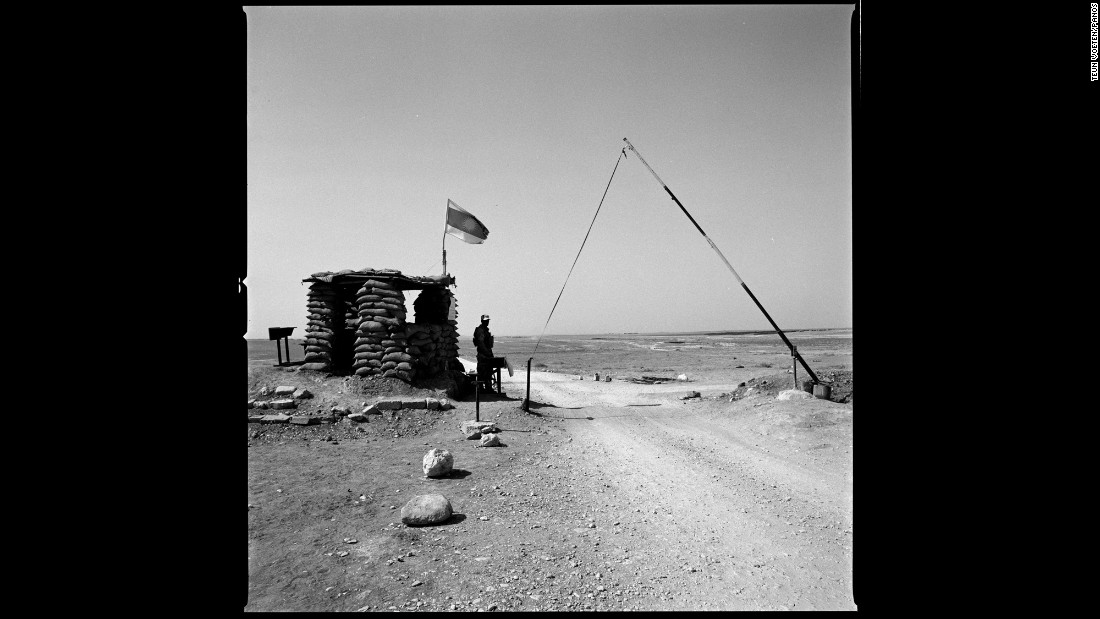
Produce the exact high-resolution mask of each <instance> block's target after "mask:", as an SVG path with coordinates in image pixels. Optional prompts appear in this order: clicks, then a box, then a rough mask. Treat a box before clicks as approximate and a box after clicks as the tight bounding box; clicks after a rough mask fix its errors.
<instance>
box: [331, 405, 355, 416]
mask: <svg viewBox="0 0 1100 619" xmlns="http://www.w3.org/2000/svg"><path fill="white" fill-rule="evenodd" d="M331 410H332V414H333V415H336V416H337V417H344V416H346V415H350V414H351V408H350V407H347V406H333V407H332V409H331Z"/></svg>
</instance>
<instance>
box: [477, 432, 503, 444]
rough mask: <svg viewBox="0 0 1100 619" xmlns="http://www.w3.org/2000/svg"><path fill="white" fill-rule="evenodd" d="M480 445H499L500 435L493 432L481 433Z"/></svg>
mask: <svg viewBox="0 0 1100 619" xmlns="http://www.w3.org/2000/svg"><path fill="white" fill-rule="evenodd" d="M479 446H480V447H500V437H499V436H497V435H496V433H495V432H490V433H488V434H482V435H481V443H479Z"/></svg>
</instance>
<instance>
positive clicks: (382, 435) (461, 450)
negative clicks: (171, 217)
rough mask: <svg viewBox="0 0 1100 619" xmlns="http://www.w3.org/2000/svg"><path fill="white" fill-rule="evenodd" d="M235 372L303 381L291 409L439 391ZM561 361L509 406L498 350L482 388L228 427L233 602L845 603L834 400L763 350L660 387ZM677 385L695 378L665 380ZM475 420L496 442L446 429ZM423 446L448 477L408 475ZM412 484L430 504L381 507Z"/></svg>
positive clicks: (848, 548)
mask: <svg viewBox="0 0 1100 619" xmlns="http://www.w3.org/2000/svg"><path fill="white" fill-rule="evenodd" d="M291 369H293V368H291ZM517 369H518V368H517ZM577 369H578V371H585V369H584V368H577ZM814 369H815V371H817V372H818V374H819V376H821V377H822V378H826V377H827V376H830V373H832V374H831V375H832V376H833V380H834V392H833V398H834V400H836V399H840V400H843V399H845V398H846V397H847V396H849V395H850V393H851V378H852V373H851V369H850V368H848V367H837V368H829V367H825V368H817V367H815V368H814ZM249 376H250V378H249V388H250V392H249V396H250V397H254V396H255V392H254V391H253V390H258V389H259V388H260V387H262V386H270V387H274V386H278V385H280V384H285V385H292V386H296V387H305V388H307V389H309V390H310V391H311V392H312V393H313V395H314V397H313V398H312V399H310V400H305V401H303V403H302V404H301V406H303V407H305V408H307V410H308V409H309V408H310V407H313V408H316V409H318V410H328V408H330V407H331V406H333V405H337V404H342V405H348V406H352V409H353V410H358V407H359V406H360V405H361V404H362V403H363V402H367V403H370V402H372V401H373V400H375V399H377V398H379V397H384V396H389V395H398V396H406V395H407V396H409V397H413V396H416V397H447V395H446V389H445V388H440V387H439V386H437V387H435V388H431V387H430V388H428V389H416V388H413V387H410V386H409V385H405V384H403V383H400V381H396V380H391V379H381V380H377V381H362V380H361V379H356V378H355V377H348V378H343V377H325V376H323V375H318V374H316V373H313V372H293V371H291V372H287V371H285V370H284V369H279V368H271V367H261V366H258V365H257V366H253V367H251V368H250V370H249ZM578 376H581V375H580V374H566V373H563V372H561V371H557V372H533V373H532V375H531V402H530V406H529V408H530V412H525V411H524V410H523V400H524V397H525V396H526V386H527V376H526V374H525V372H524V371H523V369H518V371H515V373H514V375H513V376H508V375H507V372H504V374H503V382H504V389H503V390H504V394H502V395H498V394H483V395H482V397H481V398H480V401H479V402H478V403H476V404H475V402H474V401H473V397H472V396H468V397H465V398H463V399H459V400H452V401H453V402H454V404H455V406H456V408H454V409H452V410H449V411H441V410H435V411H433V410H427V409H415V410H409V409H402V410H399V411H393V412H386V413H384V414H383V415H378V416H374V415H372V416H370V417H369V420H368V421H367V422H366V423H362V424H357V423H353V422H341V423H337V424H331V425H315V426H290V425H286V424H278V425H262V426H261V425H256V424H248V477H249V482H248V495H249V496H248V504H249V507H248V538H249V542H248V544H249V587H248V603H247V606H246V607H245V610H249V611H379V610H422V611H448V610H463V611H475V610H492V611H501V610H628V609H629V610H757V609H760V610H784V609H790V610H811V609H815V610H841V609H844V610H851V609H854V608H855V603H854V598H853V593H852V457H853V453H852V452H853V449H852V423H853V406H852V404H851V402H850V401H849V402H841V401H829V400H821V399H814V398H811V399H808V400H791V401H778V400H776V398H775V396H776V394H778V392H779V391H782V390H784V389H790V388H791V387H793V377H792V376H791V374H789V373H785V372H783V371H782V370H776V369H775V368H754V369H753V371H752V375H751V376H746V375H741V376H738V377H737V378H735V379H723V377H722V376H716V377H705V379H700V378H699V377H695V376H692V375H690V374H689V380H688V381H683V382H669V383H665V384H661V385H656V384H635V383H632V382H627V381H625V380H622V378H623V377H621V376H620V377H619V378H618V379H616V378H613V380H612V382H610V383H608V382H596V381H594V380H592V379H591V378H592V377H591V376H584V380H580V379H579V378H578ZM800 377H802V374H801V373H800ZM670 378H674V375H670ZM765 381H766V382H765ZM398 383H400V384H398ZM741 383H745V385H744V386H742V385H741ZM845 384H846V385H847V386H846V387H844V385H845ZM753 385H755V387H754V389H753V390H752V391H749V390H748V387H750V386H753ZM844 389H847V394H845V392H844ZM402 390H407V393H400V392H401V391H402ZM689 391H698V392H699V393H700V397H697V398H691V399H686V400H685V399H680V398H681V397H682V396H684V395H685V394H687V392H689ZM838 396H839V397H838ZM475 417H477V418H479V419H481V420H491V421H495V422H497V425H498V426H499V427H500V428H501V430H502V432H501V433H500V435H499V436H500V439H501V442H502V443H503V444H502V446H501V447H478V443H479V441H477V440H467V439H465V438H463V436H462V434H461V433H460V429H459V428H460V425H461V423H462V422H463V421H466V420H472V419H475ZM432 448H440V449H446V450H448V451H450V452H451V453H452V454H453V455H454V468H453V470H452V471H451V474H450V475H448V476H446V477H443V478H439V479H434V478H425V477H424V476H423V474H422V470H421V461H422V458H423V456H424V454H425V453H427V452H428V451H429V450H431V449H432ZM420 494H442V495H444V496H445V497H447V498H448V499H449V501H450V502H451V505H452V507H453V512H454V513H453V515H452V517H451V519H450V520H448V521H446V522H445V523H443V524H441V525H437V526H431V527H407V526H405V525H403V524H401V516H400V510H401V507H402V506H403V505H405V504H406V503H407V502H408V501H409V499H411V498H412V497H413V496H416V495H420Z"/></svg>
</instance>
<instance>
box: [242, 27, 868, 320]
mask: <svg viewBox="0 0 1100 619" xmlns="http://www.w3.org/2000/svg"><path fill="white" fill-rule="evenodd" d="M853 10H854V9H853V6H852V5H751V6H749V5H736V6H721V5H700V6H686V5H669V6H653V5H648V6H603V7H599V6H575V7H568V6H546V7H537V6H499V7H487V6H478V7H472V6H471V7H462V6H437V7H423V6H402V7H385V6H367V7H245V8H244V11H245V12H246V14H247V27H246V33H245V35H246V37H247V117H248V118H247V133H248V135H247V175H248V177H247V183H248V200H247V238H246V239H245V241H246V242H247V257H248V265H247V273H248V275H247V278H246V279H245V281H244V284H245V286H246V288H247V295H248V321H249V322H248V330H247V332H246V333H245V337H247V338H260V339H266V338H267V328H268V327H274V326H278V327H290V326H293V327H297V329H295V331H294V337H301V336H303V335H304V333H305V326H306V320H307V319H306V294H307V292H308V284H306V283H303V282H302V280H303V279H305V278H307V277H309V276H310V275H311V274H312V273H315V272H318V271H339V270H343V269H362V268H379V269H382V268H388V269H397V270H400V271H401V272H402V273H404V274H406V275H414V276H418V275H438V274H441V273H442V272H443V265H442V250H443V247H444V243H445V246H446V250H447V271H448V272H449V273H450V274H451V275H453V276H454V277H455V279H456V286H455V287H454V288H453V289H452V291H453V292H454V294H455V296H456V299H457V303H458V322H459V325H458V330H459V333H460V334H461V335H463V336H469V335H471V334H472V333H473V330H474V328H475V327H476V326H477V325H478V323H479V317H480V315H481V314H490V315H491V316H492V322H491V325H492V331H493V333H494V334H495V335H498V336H524V335H526V336H538V335H540V334H542V333H544V330H545V333H546V334H557V335H564V334H597V333H653V332H670V331H671V332H677V331H710V330H757V329H770V325H769V323H768V321H767V319H766V318H765V317H764V315H763V314H762V313H761V312H760V310H759V309H758V308H757V307H756V305H755V304H754V303H753V301H752V299H751V298H750V297H749V296H748V295H747V294H746V293H745V291H744V290H743V289H742V288H741V286H740V284H739V283H738V282H737V280H736V279H735V278H734V276H733V274H732V273H730V271H729V270H728V269H727V268H726V266H725V264H723V262H722V260H721V259H720V258H719V256H718V255H717V254H716V253H715V252H714V250H713V249H712V248H711V247H710V245H709V244H708V243H707V241H706V239H705V238H704V237H703V236H702V235H700V233H699V231H698V230H697V229H696V228H695V226H693V225H692V223H691V221H690V220H689V219H688V218H687V217H686V216H685V215H684V213H683V212H682V211H681V210H680V208H679V207H678V206H677V205H676V203H675V202H673V201H672V200H671V199H670V197H669V195H668V194H667V193H666V192H665V190H664V188H663V187H662V185H661V183H659V182H658V181H657V180H656V179H655V178H654V177H653V176H652V175H651V174H650V172H649V171H648V170H647V169H646V168H645V166H644V165H642V163H641V161H639V159H638V158H637V157H636V156H635V153H634V152H632V151H630V150H629V149H628V150H627V151H626V158H625V159H624V158H622V156H621V150H622V148H623V147H624V146H625V143H624V142H623V138H624V137H625V138H628V139H629V140H630V142H631V143H632V144H633V145H634V147H635V148H637V151H638V152H639V153H641V155H642V156H643V157H644V158H645V160H646V162H647V163H649V165H650V166H651V167H652V168H653V170H654V171H655V172H656V173H657V175H658V176H660V178H661V180H662V181H663V182H664V183H666V184H667V187H668V188H669V189H670V190H671V191H672V192H673V193H674V194H675V195H676V197H677V198H678V199H679V200H680V202H681V203H683V205H684V207H685V208H686V209H687V211H688V212H689V213H691V216H692V217H693V218H694V219H695V221H696V222H697V223H698V224H699V226H701V227H702V229H703V231H704V232H705V233H706V234H707V235H708V236H709V238H710V239H711V240H712V241H713V242H714V244H715V245H716V246H717V247H718V249H719V250H721V252H722V254H724V255H725V257H726V259H727V260H728V261H729V262H730V264H731V265H732V266H733V268H734V269H736V271H737V274H738V275H740V277H741V279H742V280H744V282H745V284H746V285H747V286H748V287H749V288H750V289H751V290H752V292H753V294H754V295H755V296H756V298H757V299H758V300H759V301H760V303H761V304H762V305H763V306H764V308H765V309H766V310H767V311H768V313H769V314H770V315H771V316H772V318H773V319H774V320H775V321H776V323H777V324H778V325H779V327H780V328H782V329H784V330H787V329H809V328H832V327H851V326H852V106H853V101H852V81H853V75H852V68H851V58H852V54H853V53H856V54H858V48H855V42H854V41H853V40H852V37H851V34H850V29H851V20H852V13H853ZM617 162H618V167H617V168H616V163H617ZM613 171H614V176H612V172H613ZM609 181H610V185H609ZM605 190H606V192H607V194H606V197H605V198H604V199H603V203H602V205H601V203H600V200H601V198H602V197H603V196H604V191H605ZM448 199H451V200H453V201H454V202H455V203H456V204H458V205H460V206H461V207H463V208H464V209H466V210H467V211H469V212H470V213H472V214H473V215H475V216H476V217H477V218H478V219H479V220H480V221H481V222H482V223H483V224H484V225H485V226H486V227H487V228H488V229H489V237H488V239H487V240H486V241H485V242H484V243H482V244H476V245H475V244H468V243H465V242H463V241H462V240H460V239H458V238H455V237H452V236H445V235H444V224H445V218H446V209H447V200H448ZM597 208H599V211H598V214H597ZM593 217H595V221H594V223H593ZM590 225H591V226H592V228H591V233H590V234H589V236H588V239H587V242H585V244H584V248H583V251H581V253H580V256H579V258H578V257H577V254H578V250H580V249H581V244H582V241H584V240H585V235H586V234H588V233H589V232H588V231H589V226H590ZM574 259H576V260H577V262H576V266H575V267H573V272H572V274H571V275H569V270H570V267H571V266H572V265H573V262H574ZM567 275H568V276H569V279H568V283H567V282H566V278H567ZM563 285H565V287H564V291H563V289H562V287H563ZM559 293H561V299H560V302H558V305H557V307H556V309H554V311H553V314H552V315H551V309H552V308H553V307H554V303H555V300H556V299H557V298H558V295H559ZM415 294H416V293H415V292H413V293H411V294H408V295H407V298H406V305H407V306H408V307H409V309H410V320H412V318H413V314H412V312H411V309H412V300H413V298H415ZM548 321H549V322H548Z"/></svg>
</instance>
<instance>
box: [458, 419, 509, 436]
mask: <svg viewBox="0 0 1100 619" xmlns="http://www.w3.org/2000/svg"><path fill="white" fill-rule="evenodd" d="M499 431H500V430H499V429H497V427H496V424H494V423H493V422H492V421H463V422H462V434H463V435H464V436H465V437H466V438H467V439H478V438H481V435H482V433H488V432H499Z"/></svg>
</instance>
